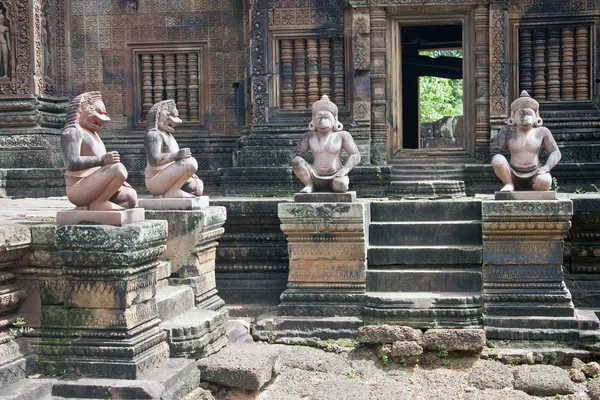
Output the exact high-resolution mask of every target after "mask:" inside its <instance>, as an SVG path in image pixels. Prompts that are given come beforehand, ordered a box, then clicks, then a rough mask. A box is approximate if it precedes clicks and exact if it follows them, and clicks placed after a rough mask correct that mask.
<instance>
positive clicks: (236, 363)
mask: <svg viewBox="0 0 600 400" xmlns="http://www.w3.org/2000/svg"><path fill="white" fill-rule="evenodd" d="M197 365H198V368H199V369H200V373H201V376H202V380H203V381H208V382H212V383H216V384H219V385H223V386H229V387H239V388H242V389H247V390H258V389H260V388H261V387H263V386H264V384H265V383H267V382H269V381H270V380H271V378H272V377H273V374H277V373H278V372H279V368H280V366H281V355H280V350H279V349H277V348H275V347H272V346H268V345H261V344H230V345H229V346H227V347H225V348H224V349H222V350H221V351H219V352H218V353H217V354H213V355H212V356H209V357H207V358H203V359H200V360H198V362H197Z"/></svg>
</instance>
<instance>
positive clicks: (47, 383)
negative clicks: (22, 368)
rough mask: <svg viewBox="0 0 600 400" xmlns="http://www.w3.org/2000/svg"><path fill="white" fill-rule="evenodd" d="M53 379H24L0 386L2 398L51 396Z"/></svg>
mask: <svg viewBox="0 0 600 400" xmlns="http://www.w3.org/2000/svg"><path fill="white" fill-rule="evenodd" d="M53 383H54V380H53V379H24V380H22V381H20V382H16V383H13V384H11V385H7V386H2V387H0V399H2V400H45V399H51V398H52V384H53Z"/></svg>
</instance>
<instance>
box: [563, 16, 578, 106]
mask: <svg viewBox="0 0 600 400" xmlns="http://www.w3.org/2000/svg"><path fill="white" fill-rule="evenodd" d="M561 36H562V58H561V80H562V92H561V95H562V99H563V100H574V99H575V75H574V67H575V29H574V28H571V27H567V28H562V29H561Z"/></svg>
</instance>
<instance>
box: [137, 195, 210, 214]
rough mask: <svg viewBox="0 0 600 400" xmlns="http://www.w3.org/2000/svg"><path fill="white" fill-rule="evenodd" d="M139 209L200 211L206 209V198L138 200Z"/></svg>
mask: <svg viewBox="0 0 600 400" xmlns="http://www.w3.org/2000/svg"><path fill="white" fill-rule="evenodd" d="M138 203H139V205H140V207H142V208H144V209H146V210H165V211H168V210H171V211H173V210H200V209H203V208H206V207H208V205H209V200H208V196H200V197H184V198H161V197H153V198H151V199H140V200H139V202H138Z"/></svg>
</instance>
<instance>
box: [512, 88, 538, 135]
mask: <svg viewBox="0 0 600 400" xmlns="http://www.w3.org/2000/svg"><path fill="white" fill-rule="evenodd" d="M510 109H511V115H510V118H509V119H508V124H509V125H518V126H520V127H523V128H531V127H534V126H541V125H542V123H543V121H542V118H540V105H539V103H538V102H537V101H535V100H534V99H532V98H531V97H530V96H529V93H527V92H526V91H525V90H523V91H522V92H521V97H519V98H518V99H516V100H515V101H513V102H512V104H511V105H510Z"/></svg>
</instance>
